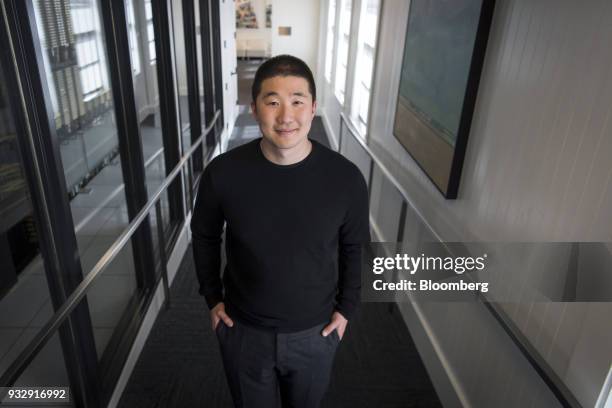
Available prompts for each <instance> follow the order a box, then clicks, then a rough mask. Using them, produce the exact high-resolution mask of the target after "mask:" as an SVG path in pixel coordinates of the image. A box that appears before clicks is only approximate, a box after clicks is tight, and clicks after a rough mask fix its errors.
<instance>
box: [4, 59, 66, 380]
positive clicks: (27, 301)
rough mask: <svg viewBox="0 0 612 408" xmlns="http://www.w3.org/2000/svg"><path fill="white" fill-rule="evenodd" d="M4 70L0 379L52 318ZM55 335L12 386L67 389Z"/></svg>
mask: <svg viewBox="0 0 612 408" xmlns="http://www.w3.org/2000/svg"><path fill="white" fill-rule="evenodd" d="M5 68H8V67H5V66H2V65H0V376H1V375H2V374H4V372H5V371H6V369H7V368H8V367H9V366H10V365H11V364H12V363H13V362H14V361H15V359H16V358H17V357H18V356H19V353H21V352H22V351H23V350H24V349H25V347H26V346H27V345H28V344H29V342H30V341H31V340H32V339H33V338H34V337H35V336H36V335H37V334H38V333H39V332H40V330H41V328H42V327H43V325H44V324H45V323H46V322H47V320H48V319H49V318H50V317H51V316H52V314H53V306H52V304H51V293H50V291H49V285H48V282H47V273H46V272H47V271H45V265H44V262H43V259H42V256H41V253H40V241H39V234H38V231H39V230H40V229H39V228H38V225H37V224H36V221H35V219H34V214H33V209H32V201H31V198H30V197H31V192H30V190H29V187H28V183H27V181H26V176H25V167H24V162H23V160H22V157H21V151H20V148H19V140H18V139H22V140H24V139H25V135H21V134H18V133H17V129H16V127H15V122H14V117H15V113H16V112H15V111H14V110H13V109H15V108H14V106H18V104H15V105H14V104H13V103H12V102H14V101H11V100H9V99H8V91H7V89H6V85H7V78H6V72H5ZM63 356H64V354H63V350H62V347H61V345H60V342H59V340H58V336H57V335H55V336H53V337H52V338H51V340H50V341H49V342H48V343H47V345H45V346H44V347H43V349H42V350H41V352H40V353H39V354H38V356H37V357H35V358H34V360H33V361H32V363H30V365H29V366H28V367H27V368H26V371H25V372H24V373H23V374H22V376H21V378H19V379H18V380H17V382H16V385H17V386H19V385H27V386H30V387H32V386H37V385H40V386H63V387H66V386H69V383H68V375H67V374H66V367H65V365H64V359H63Z"/></svg>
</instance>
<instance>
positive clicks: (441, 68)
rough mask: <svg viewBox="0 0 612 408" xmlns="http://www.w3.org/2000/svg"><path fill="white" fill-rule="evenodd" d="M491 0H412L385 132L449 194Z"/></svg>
mask: <svg viewBox="0 0 612 408" xmlns="http://www.w3.org/2000/svg"><path fill="white" fill-rule="evenodd" d="M494 6H495V1H494V0H457V1H453V2H452V4H451V3H449V2H448V1H443V0H412V1H411V2H410V9H409V14H408V26H407V28H406V37H405V38H406V41H405V43H404V54H403V57H402V66H401V74H400V82H399V86H398V93H397V103H396V110H395V117H394V121H393V135H394V136H395V138H396V139H397V140H398V141H399V142H400V144H401V145H402V146H403V147H404V148H405V149H406V151H407V152H408V153H409V154H410V156H412V158H413V159H414V160H415V161H416V163H417V164H418V165H419V167H421V169H422V170H423V171H424V172H425V174H426V175H427V177H429V179H430V180H431V181H432V182H433V184H434V185H435V186H436V188H437V189H438V190H439V191H440V192H441V193H442V195H444V197H445V198H447V199H455V198H457V194H458V190H459V181H460V178H461V169H462V167H463V161H464V156H465V151H466V147H467V140H468V136H469V132H470V126H471V122H472V116H473V113H474V105H475V102H476V96H477V93H478V85H479V81H480V74H481V71H482V65H483V61H484V56H485V52H486V46H487V40H488V36H489V30H490V27H491V21H492V18H493V9H494Z"/></svg>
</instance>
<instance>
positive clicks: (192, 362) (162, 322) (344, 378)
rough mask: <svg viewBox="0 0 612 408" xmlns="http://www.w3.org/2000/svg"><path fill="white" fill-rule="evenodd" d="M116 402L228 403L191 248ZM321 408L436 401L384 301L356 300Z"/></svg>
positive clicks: (209, 406)
mask: <svg viewBox="0 0 612 408" xmlns="http://www.w3.org/2000/svg"><path fill="white" fill-rule="evenodd" d="M171 296H172V298H171V302H172V306H171V308H170V309H169V310H165V309H162V311H161V312H160V315H159V317H158V318H157V321H156V322H155V325H154V326H153V329H152V331H151V334H150V335H149V338H148V339H147V342H146V344H145V347H144V349H143V351H142V353H141V355H140V358H139V359H138V362H137V364H136V367H135V368H134V372H133V373H132V376H131V378H130V380H129V382H128V384H127V386H126V389H125V391H124V393H123V396H122V398H121V401H120V403H119V407H124V408H137V407H143V408H144V407H147V408H151V407H160V408H161V407H168V408H171V407H176V408H179V407H180V408H192V407H193V408H195V407H203V408H225V407H231V406H232V402H231V397H230V394H229V389H228V387H227V383H226V380H225V376H224V373H223V365H222V362H221V355H220V352H219V345H218V343H217V339H216V337H215V334H214V332H213V331H212V330H211V328H210V318H209V314H208V310H207V307H206V303H205V301H204V298H203V297H202V296H200V295H199V294H198V284H197V281H196V276H195V270H194V263H193V257H192V253H191V248H189V249H188V251H187V253H186V255H185V258H184V259H183V262H182V265H181V267H180V269H179V271H178V273H177V276H176V278H175V280H174V283H173V285H172V288H171ZM322 407H325V408H332V407H334V408H335V407H351V408H360V407H363V408H366V407H372V408H378V407H386V408H392V407H397V408H400V407H441V404H440V402H439V400H438V397H437V396H436V393H435V391H434V389H433V386H432V384H431V382H430V380H429V377H428V375H427V372H426V370H425V367H424V366H423V363H422V362H421V359H420V357H419V355H418V352H417V350H416V348H415V346H414V343H413V342H412V339H411V337H410V334H409V333H408V330H407V329H406V326H405V324H404V323H403V322H402V321H401V318H400V316H399V313H398V312H397V310H396V309H395V308H394V311H393V312H392V313H390V312H389V306H388V304H386V303H364V304H362V307H361V309H360V312H359V314H358V315H357V316H356V317H355V319H354V320H353V321H351V323H350V324H349V329H348V331H347V333H346V336H345V338H344V339H343V340H342V343H341V345H340V347H339V349H338V353H337V354H336V359H335V362H334V370H333V375H332V382H331V386H330V389H329V391H328V393H327V395H326V397H325V399H324V402H323V404H322Z"/></svg>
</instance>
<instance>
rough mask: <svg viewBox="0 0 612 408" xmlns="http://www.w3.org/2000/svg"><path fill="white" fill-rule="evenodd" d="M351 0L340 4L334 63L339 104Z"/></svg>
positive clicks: (344, 77) (343, 0) (346, 58)
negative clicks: (336, 52)
mask: <svg viewBox="0 0 612 408" xmlns="http://www.w3.org/2000/svg"><path fill="white" fill-rule="evenodd" d="M352 6H353V2H352V0H342V3H341V6H340V23H339V33H338V36H339V40H338V60H337V64H336V87H335V88H336V89H335V93H336V97H337V98H338V100H339V101H340V104H344V90H345V86H346V72H347V70H348V68H347V65H348V51H349V39H350V30H351V8H352Z"/></svg>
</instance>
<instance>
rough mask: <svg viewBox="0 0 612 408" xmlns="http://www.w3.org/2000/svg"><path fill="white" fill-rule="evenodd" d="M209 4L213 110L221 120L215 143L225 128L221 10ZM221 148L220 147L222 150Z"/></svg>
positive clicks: (214, 1) (213, 1)
mask: <svg viewBox="0 0 612 408" xmlns="http://www.w3.org/2000/svg"><path fill="white" fill-rule="evenodd" d="M205 1H206V0H205ZM208 1H209V2H211V9H210V22H211V23H210V24H211V28H212V49H213V55H212V61H213V64H212V66H213V67H214V81H213V83H214V86H215V88H214V94H215V110H220V111H221V120H220V121H219V122H217V126H216V128H215V129H216V132H215V143H216V142H217V141H218V140H219V139H220V137H221V134H222V133H223V129H224V128H225V117H224V116H223V75H222V73H221V14H220V13H221V10H220V6H219V0H208ZM222 147H223V146H221V148H222Z"/></svg>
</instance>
